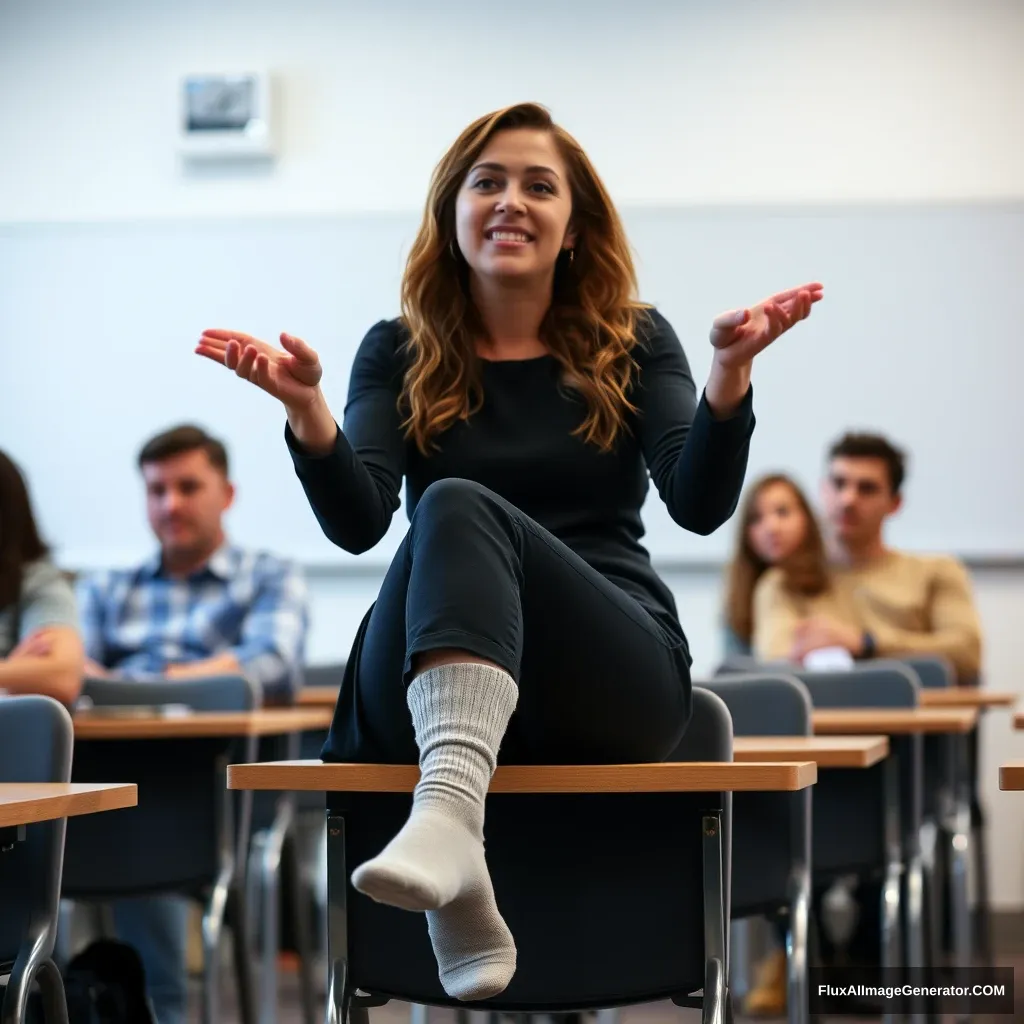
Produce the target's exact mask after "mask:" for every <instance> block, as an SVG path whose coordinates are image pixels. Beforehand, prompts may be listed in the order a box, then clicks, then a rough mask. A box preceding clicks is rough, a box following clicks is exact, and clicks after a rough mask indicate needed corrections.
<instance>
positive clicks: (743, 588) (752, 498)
mask: <svg viewBox="0 0 1024 1024" xmlns="http://www.w3.org/2000/svg"><path fill="white" fill-rule="evenodd" d="M774 484H784V485H785V486H786V487H788V488H789V489H790V490H791V491H792V492H793V496H794V498H796V502H797V505H799V507H800V509H801V511H802V512H803V514H804V518H805V520H806V522H807V532H806V534H805V535H804V539H803V542H802V543H801V544H800V546H799V547H798V548H797V549H796V551H794V552H793V554H792V555H791V556H790V557H789V558H787V559H786V561H785V562H782V563H780V565H779V566H778V568H779V569H781V570H782V572H783V575H784V585H785V587H786V589H787V590H789V591H790V592H791V593H793V594H800V595H804V596H808V597H810V596H812V595H814V594H820V593H822V592H823V591H824V590H826V589H827V588H828V585H829V573H828V556H827V555H826V553H825V542H824V540H823V539H822V536H821V527H820V526H819V525H818V519H817V517H816V516H815V514H814V511H813V509H812V508H811V503H810V502H809V501H808V500H807V496H806V495H805V494H804V492H803V491H802V490H801V489H800V487H799V485H798V484H797V483H796V482H795V481H794V480H793V479H792V478H791V477H789V476H786V474H785V473H770V474H768V475H767V476H763V477H761V478H760V479H759V480H757V481H756V482H755V483H753V484H752V485H751V486H750V487H749V488H748V490H747V493H746V495H745V496H744V498H743V504H742V505H741V507H740V515H739V534H738V536H737V538H736V552H735V554H734V555H733V559H732V563H731V564H730V566H729V573H728V581H727V585H726V599H725V609H726V622H727V623H728V625H729V628H730V629H731V630H732V631H733V633H735V634H736V636H737V637H738V638H739V639H740V640H742V641H744V642H745V643H749V642H750V639H751V637H752V636H753V634H754V589H755V588H756V586H757V581H758V580H759V579H760V578H761V577H762V576H763V575H764V574H765V572H767V571H768V569H770V568H772V566H771V565H770V564H769V563H768V562H766V561H765V560H764V559H763V558H761V556H760V555H758V553H757V552H756V551H755V550H754V548H753V547H752V545H751V543H750V526H751V524H752V523H753V521H754V516H755V514H756V513H757V501H758V498H760V496H761V494H762V493H763V492H764V490H765V489H766V488H768V487H771V486H773V485H774Z"/></svg>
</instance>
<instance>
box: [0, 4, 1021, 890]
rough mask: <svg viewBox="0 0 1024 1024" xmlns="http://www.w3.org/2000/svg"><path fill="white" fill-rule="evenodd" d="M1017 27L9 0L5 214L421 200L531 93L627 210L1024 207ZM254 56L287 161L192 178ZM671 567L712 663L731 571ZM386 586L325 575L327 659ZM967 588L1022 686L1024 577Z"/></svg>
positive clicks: (363, 205) (1004, 868)
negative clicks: (185, 141)
mask: <svg viewBox="0 0 1024 1024" xmlns="http://www.w3.org/2000/svg"><path fill="white" fill-rule="evenodd" d="M1022 40H1024V3H1020V2H1018V0H831V2H829V3H822V2H820V0H773V2H772V3H765V2H763V0H720V2H718V3H709V2H706V0H631V2H630V3H623V2H621V0H570V2H567V0H562V2H555V0H553V2H551V3H549V4H535V5H525V6H524V5H519V6H516V5H512V6H509V5H491V6H487V5H481V4H479V3H478V2H475V0H438V2H436V3H430V4H426V3H419V2H417V0H375V2H368V0H361V2H359V3H355V2H348V0H337V2H334V0H292V2H290V3H287V4H286V3H284V2H282V0H245V2H242V0H233V2H229V0H221V2H215V0H164V2H163V3H159V2H151V3H146V4H141V3H138V2H137V0H92V2H90V3H81V2H79V0H0V96H3V97H4V100H3V101H2V102H0V153H2V155H3V159H0V224H4V223H25V224H32V223H34V222H47V221H57V222H67V221H123V220H138V219H154V218H155V219H159V218H176V219H180V218H207V217H222V216H237V215H248V214H252V215H260V216H266V215H277V214H281V215H284V214H296V213H309V214H318V213H325V212H358V213H367V212H374V211H390V210H409V209H416V208H418V207H419V206H420V204H421V202H422V197H423V194H424V190H425V185H426V180H427V177H428V175H429V172H430V169H431V168H432V166H433V164H434V162H435V161H436V160H437V158H438V157H439V156H440V155H441V153H442V151H443V150H444V148H445V146H446V145H447V144H448V142H449V141H450V140H451V139H452V138H453V137H454V136H455V134H456V133H457V132H458V131H459V130H460V129H461V128H462V127H463V126H464V125H465V123H467V122H468V121H469V120H470V119H471V118H473V117H475V116H478V115H479V114H481V113H483V112H486V111H488V110H491V109H493V108H495V107H497V106H500V105H503V104H506V103H510V102H515V101H518V100H521V99H535V100H539V101H541V102H543V103H545V104H547V105H548V106H550V107H551V108H552V110H553V112H554V114H555V116H556V117H557V118H558V119H559V120H560V121H561V122H562V123H564V124H565V125H566V126H567V127H568V128H569V129H570V130H571V131H572V132H574V133H575V134H576V135H577V137H578V138H579V139H580V141H581V142H583V144H584V145H585V146H586V147H587V148H588V150H589V151H590V153H591V155H592V156H593V158H594V160H595V162H596V164H597V166H598V168H599V169H600V171H601V173H602V175H603V176H604V178H605V179H606V182H607V184H608V185H609V187H610V189H611V191H612V193H613V195H614V197H615V198H616V199H617V200H618V201H619V202H620V203H623V204H651V205H654V204H661V205H665V204H668V205H671V204H765V203H767V204H773V203H780V204H781V203H786V204H806V203H819V202H820V203H849V204H855V203H858V202H865V201H870V202H883V203H884V202H892V203H906V202H911V203H913V202H925V201H932V202H946V201H948V202H958V201H966V200H993V201H994V200H1000V199H1002V200H1005V199H1017V200H1019V199H1021V198H1022V197H1024V139H1022V133H1024V61H1021V60H1020V56H1019V54H1020V45H1021V42H1022ZM251 68H268V69H270V70H271V71H273V72H275V73H276V74H277V75H278V76H279V80H280V83H281V90H280V98H281V100H282V114H283V121H282V126H283V135H284V148H283V154H282V157H281V159H280V161H279V163H278V164H277V166H276V167H274V168H272V169H268V168H262V169H238V168H236V169H234V170H233V171H231V172H229V173H226V172H224V171H208V172H205V173H202V174H200V173H196V172H187V173H186V172H184V171H183V170H182V168H181V167H180V166H179V164H178V161H177V158H176V156H175V150H174V132H175V114H176V86H177V81H178V77H179V76H180V75H181V74H183V73H186V72H196V71H198V72H213V71H219V70H225V69H226V70H232V69H236V70H246V69H251ZM898 288H899V282H898V281H894V282H893V289H894V293H895V300H898ZM875 298H876V297H873V296H865V302H872V301H875ZM886 298H887V299H889V300H894V296H887V297H886ZM998 298H999V297H998V296H993V297H992V301H998ZM54 300H55V301H59V282H55V287H54ZM158 314H159V311H154V315H158ZM126 326H128V327H129V328H130V327H131V325H126ZM32 340H33V339H20V338H18V339H10V338H4V339H3V341H2V344H5V345H7V344H15V343H17V344H22V343H31V342H32ZM101 356H102V354H101V353H98V354H97V370H96V372H97V373H102V372H103V370H102V359H101ZM998 372H999V368H998V367H993V373H998ZM85 386H88V382H85ZM1017 469H1018V467H1005V469H1004V471H1016V470H1017ZM911 500H913V495H912V494H911ZM671 583H672V586H673V588H674V590H675V592H676V595H677V600H678V602H679V608H680V614H681V617H682V620H683V623H684V625H685V626H686V628H687V630H688V632H689V634H690V636H691V640H692V643H693V647H694V654H695V658H696V664H695V671H696V673H698V674H700V673H703V672H707V671H710V669H711V668H712V666H713V664H714V662H715V659H716V658H717V657H718V647H717V643H718V640H717V637H718V633H717V630H718V627H717V618H718V603H719V596H718V589H719V581H718V577H717V576H716V575H713V574H708V573H702V572H697V571H695V572H694V573H692V574H689V575H687V576H685V577H683V576H673V577H672V578H671ZM375 586H376V581H375V580H374V579H372V578H368V577H364V578H344V577H335V578H317V579H314V581H313V593H314V631H313V636H312V642H311V655H312V657H313V659H314V660H318V661H321V660H328V659H331V658H339V657H345V655H346V654H347V653H348V644H349V642H350V640H351V637H352V635H353V633H354V630H355V627H356V624H357V622H358V621H359V618H360V617H361V615H362V613H363V611H364V610H365V608H366V606H367V605H368V603H369V602H370V601H371V600H372V598H373V595H374V593H375ZM975 586H976V589H977V596H978V601H979V605H980V608H981V613H982V617H983V620H984V624H985V629H986V637H987V645H986V676H987V680H988V682H989V684H990V685H992V686H994V687H998V688H1005V689H1014V690H1018V691H1021V692H1022V693H1024V678H1022V676H1021V673H1020V671H1019V669H1020V666H1021V665H1022V664H1024V631H1022V630H1021V628H1020V623H1021V621H1024V596H1022V595H1024V574H1022V573H1020V572H1016V571H1015V572H1002V571H978V572H976V573H975ZM986 728H987V740H988V742H987V745H986V755H985V756H986V763H985V779H986V783H987V786H986V790H987V794H988V804H989V808H990V810H991V811H992V814H991V820H992V830H993V835H992V851H993V859H994V861H995V868H996V871H995V876H994V879H995V884H994V887H993V892H994V898H995V901H996V903H997V905H998V906H1000V907H1013V906H1021V905H1022V904H1024V888H1022V884H1024V872H1022V871H1021V863H1020V851H1021V850H1022V849H1024V806H1022V803H1021V801H1020V800H1018V799H1017V798H1016V797H1015V796H1013V795H1011V794H1000V793H999V792H998V791H997V789H996V782H995V780H996V766H997V764H998V763H999V762H1000V761H1002V760H1006V759H1008V758H1010V757H1014V756H1016V757H1021V756H1024V734H1018V735H1017V736H1014V735H1012V734H1011V732H1010V730H1009V725H1008V718H1007V716H1006V715H1005V714H1002V713H997V714H995V715H993V716H991V720H990V722H989V723H988V725H987V727H986Z"/></svg>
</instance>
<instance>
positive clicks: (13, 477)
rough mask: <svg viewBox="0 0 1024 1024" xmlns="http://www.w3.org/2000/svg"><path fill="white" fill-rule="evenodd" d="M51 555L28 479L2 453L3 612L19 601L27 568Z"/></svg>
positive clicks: (0, 559) (0, 565) (0, 583)
mask: <svg viewBox="0 0 1024 1024" xmlns="http://www.w3.org/2000/svg"><path fill="white" fill-rule="evenodd" d="M48 553H49V549H48V548H47V546H46V545H45V544H44V543H43V541H42V538H41V537H40V535H39V527H38V526H37V525H36V520H35V516H34V515H33V514H32V502H31V501H30V500H29V495H28V487H27V486H26V484H25V478H24V477H23V476H22V475H21V471H20V470H19V469H18V467H17V466H16V465H15V464H14V460H13V459H11V457H10V456H9V455H7V454H6V453H5V452H3V451H0V609H3V608H8V607H10V606H11V605H13V604H14V603H15V602H16V601H17V600H18V596H19V594H20V592H21V578H22V573H23V572H24V569H25V566H26V565H28V564H29V563H30V562H34V561H36V560H38V559H40V558H44V557H45V556H46V555H47V554H48Z"/></svg>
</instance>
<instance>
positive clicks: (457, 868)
mask: <svg viewBox="0 0 1024 1024" xmlns="http://www.w3.org/2000/svg"><path fill="white" fill-rule="evenodd" d="M481 879H483V880H484V881H486V884H487V887H490V878H489V876H488V874H487V864H486V861H485V860H484V844H483V841H482V840H481V839H480V838H478V837H477V836H475V835H473V833H472V832H471V831H470V830H469V829H468V828H467V827H466V826H465V825H464V824H463V823H462V822H461V821H460V820H459V819H458V818H455V817H452V816H451V815H449V814H444V813H442V812H438V811H435V810H432V809H430V808H422V809H420V808H414V809H413V812H412V814H410V815H409V819H408V820H407V821H406V823H405V825H404V826H403V827H402V830H401V831H400V832H399V833H398V835H396V836H395V838H394V839H392V840H391V842H390V843H388V845H387V846H385V847H384V849H383V850H382V851H381V852H380V853H379V854H378V855H377V856H376V857H374V858H373V859H372V860H368V861H367V862H366V863H365V864H363V865H361V866H360V867H358V868H357V869H356V870H355V871H354V872H353V873H352V885H353V886H354V887H355V888H356V889H357V890H358V891H359V892H361V893H363V894H364V895H366V896H369V897H370V899H373V900H376V901H377V902H378V903H386V904H388V905H389V906H392V907H400V908H401V909H402V910H439V909H440V908H441V907H444V906H446V905H447V904H449V903H451V902H452V901H453V900H455V899H456V898H457V897H459V896H460V895H461V894H462V893H464V892H471V891H478V890H479V888H480V885H481Z"/></svg>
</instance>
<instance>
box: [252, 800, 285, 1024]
mask: <svg viewBox="0 0 1024 1024" xmlns="http://www.w3.org/2000/svg"><path fill="white" fill-rule="evenodd" d="M287 827H288V826H287V822H286V821H283V820H281V818H280V817H279V818H277V819H276V820H275V821H274V824H273V826H272V827H271V828H269V829H268V830H267V832H266V835H265V839H264V842H263V850H262V857H261V858H260V862H259V868H258V872H259V880H260V893H261V896H262V899H261V905H260V1024H274V1022H275V1021H276V1020H277V980H278V979H277V954H278V951H279V949H280V945H281V926H280V920H279V913H278V911H279V909H280V906H281V899H280V887H279V884H278V883H279V881H280V877H281V848H282V846H283V845H284V834H285V830H286V829H287Z"/></svg>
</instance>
